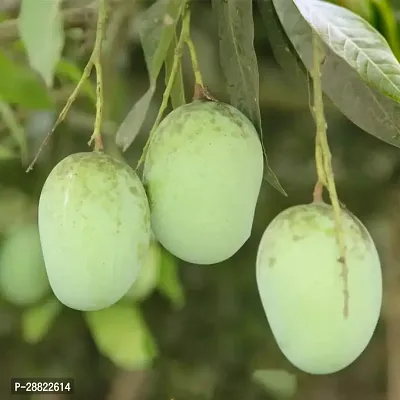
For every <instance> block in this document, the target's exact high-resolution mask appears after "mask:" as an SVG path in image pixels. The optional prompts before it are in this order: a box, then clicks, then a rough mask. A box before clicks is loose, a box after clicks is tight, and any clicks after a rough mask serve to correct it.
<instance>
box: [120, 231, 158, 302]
mask: <svg viewBox="0 0 400 400" xmlns="http://www.w3.org/2000/svg"><path fill="white" fill-rule="evenodd" d="M161 251H162V250H161V246H160V245H159V244H158V242H157V241H156V240H155V239H152V240H151V242H150V247H149V250H148V252H147V257H146V261H145V263H144V265H143V267H142V268H141V269H140V271H139V275H138V277H137V278H136V280H135V282H134V284H133V285H132V286H131V288H130V289H129V290H128V292H127V293H126V294H125V296H124V297H125V298H126V299H129V300H133V301H143V300H145V299H146V298H147V297H148V296H149V295H150V294H151V293H152V292H153V290H154V289H155V288H156V286H157V282H158V279H159V273H160V267H161V261H162V258H161V256H162V253H161Z"/></svg>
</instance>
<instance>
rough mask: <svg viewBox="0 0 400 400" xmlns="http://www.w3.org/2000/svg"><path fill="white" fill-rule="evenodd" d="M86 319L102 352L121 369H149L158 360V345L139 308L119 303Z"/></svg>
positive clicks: (86, 313)
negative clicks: (156, 358) (154, 360)
mask: <svg viewBox="0 0 400 400" xmlns="http://www.w3.org/2000/svg"><path fill="white" fill-rule="evenodd" d="M84 315H85V319H86V322H87V325H88V327H89V330H90V332H91V334H92V337H93V340H94V341H95V343H96V345H97V348H98V350H99V352H100V353H101V354H102V355H104V356H105V357H107V358H108V359H110V360H111V361H112V362H113V363H114V364H115V365H116V366H117V367H119V368H122V369H126V370H136V369H142V368H146V367H148V366H149V365H150V363H151V362H152V360H153V358H154V357H155V356H156V354H157V348H156V344H155V342H154V339H153V337H152V335H151V333H150V331H149V330H148V328H147V325H146V322H145V321H144V319H143V317H142V315H141V313H140V309H139V308H136V307H135V306H133V305H130V304H123V303H116V304H114V305H112V306H111V307H108V308H105V309H103V310H99V311H88V312H85V313H84Z"/></svg>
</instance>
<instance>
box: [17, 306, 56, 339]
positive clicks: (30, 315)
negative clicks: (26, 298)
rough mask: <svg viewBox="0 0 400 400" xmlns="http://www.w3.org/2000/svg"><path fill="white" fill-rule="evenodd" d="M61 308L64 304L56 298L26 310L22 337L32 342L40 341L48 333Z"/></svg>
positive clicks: (23, 315)
mask: <svg viewBox="0 0 400 400" xmlns="http://www.w3.org/2000/svg"><path fill="white" fill-rule="evenodd" d="M61 310H62V304H61V303H60V302H59V301H58V300H57V299H56V298H51V299H50V300H48V301H46V302H44V303H43V304H39V305H37V306H33V307H30V308H27V309H26V310H24V312H23V313H22V337H23V339H24V340H25V342H27V343H30V344H35V343H38V342H40V341H41V340H42V339H43V338H44V337H45V336H46V335H47V333H48V331H49V330H50V328H51V326H52V325H53V322H54V320H55V319H56V318H57V316H58V315H59V314H60V312H61Z"/></svg>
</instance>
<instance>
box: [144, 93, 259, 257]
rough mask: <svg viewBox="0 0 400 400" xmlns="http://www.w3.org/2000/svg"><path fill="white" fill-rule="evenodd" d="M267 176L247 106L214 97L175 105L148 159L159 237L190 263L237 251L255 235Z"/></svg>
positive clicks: (153, 217) (154, 226) (147, 183)
mask: <svg viewBox="0 0 400 400" xmlns="http://www.w3.org/2000/svg"><path fill="white" fill-rule="evenodd" d="M262 178H263V151H262V146H261V143H260V140H259V138H258V135H257V131H256V130H255V128H254V126H253V125H252V124H251V122H250V121H249V120H248V119H247V118H246V117H245V116H244V115H243V114H242V113H241V112H240V111H238V110H237V109H235V108H234V107H232V106H230V105H228V104H223V103H218V102H212V101H194V102H192V103H190V104H186V105H183V106H181V107H179V108H177V109H175V110H174V111H172V112H171V113H170V114H169V115H168V116H167V117H166V118H165V119H164V120H163V121H162V122H161V123H160V125H159V126H158V128H157V130H156V131H155V134H154V138H153V140H152V142H151V143H150V146H149V149H148V152H147V154H146V158H145V164H144V174H143V180H144V185H145V187H146V190H147V193H148V196H149V201H150V209H151V223H152V229H153V231H154V234H155V236H156V237H157V239H158V240H159V242H160V243H161V244H162V245H163V246H164V247H165V248H166V249H167V250H168V251H169V252H170V253H172V254H173V255H175V256H176V257H178V258H180V259H182V260H184V261H187V262H191V263H194V264H214V263H219V262H221V261H224V260H226V259H228V258H230V257H231V256H232V255H233V254H235V253H236V252H237V251H238V250H239V249H240V248H241V247H242V246H243V244H244V243H245V242H246V241H247V239H248V238H249V236H250V234H251V230H252V225H253V219H254V212H255V208H256V203H257V199H258V195H259V192H260V187H261V183H262Z"/></svg>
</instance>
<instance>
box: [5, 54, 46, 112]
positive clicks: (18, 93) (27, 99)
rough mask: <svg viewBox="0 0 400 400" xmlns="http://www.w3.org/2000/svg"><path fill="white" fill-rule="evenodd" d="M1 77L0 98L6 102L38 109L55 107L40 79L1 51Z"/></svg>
mask: <svg viewBox="0 0 400 400" xmlns="http://www.w3.org/2000/svg"><path fill="white" fill-rule="evenodd" d="M0 76H1V77H2V79H0V97H1V98H2V99H3V100H4V101H6V102H8V103H11V104H18V105H20V106H22V107H27V108H36V109H40V108H44V109H45V108H50V107H52V106H53V104H52V101H51V100H50V96H49V93H48V92H47V89H46V87H45V86H44V84H42V82H41V81H40V79H39V77H38V76H37V75H36V74H35V73H34V72H33V71H32V70H31V69H30V68H28V67H25V66H23V65H20V64H17V63H16V62H14V61H13V60H11V59H10V58H8V57H7V56H6V55H5V54H4V53H3V52H1V51H0ZM5 77H7V78H5Z"/></svg>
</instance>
